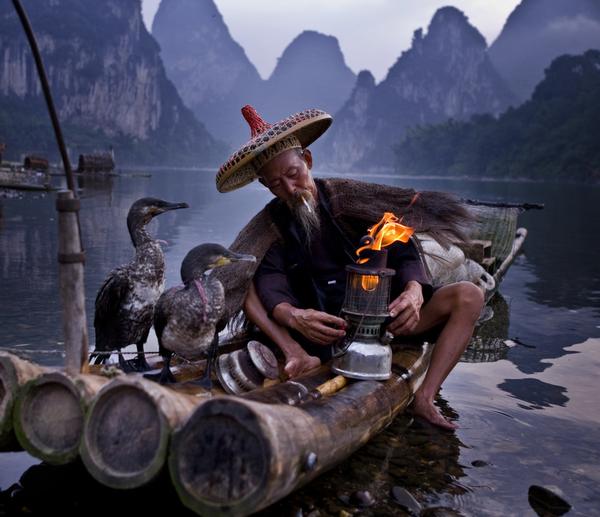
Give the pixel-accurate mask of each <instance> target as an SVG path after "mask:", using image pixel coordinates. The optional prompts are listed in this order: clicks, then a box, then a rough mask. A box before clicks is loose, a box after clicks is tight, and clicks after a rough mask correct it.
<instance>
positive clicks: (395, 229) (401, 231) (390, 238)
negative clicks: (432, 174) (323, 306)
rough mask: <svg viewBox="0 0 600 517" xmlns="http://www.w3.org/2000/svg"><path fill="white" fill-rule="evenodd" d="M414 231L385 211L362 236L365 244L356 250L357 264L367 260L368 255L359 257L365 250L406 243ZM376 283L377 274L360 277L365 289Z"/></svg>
mask: <svg viewBox="0 0 600 517" xmlns="http://www.w3.org/2000/svg"><path fill="white" fill-rule="evenodd" d="M414 201H415V200H413V202H414ZM411 205H412V202H411ZM414 232H415V230H414V228H411V227H410V226H405V225H403V224H402V219H398V218H397V217H396V216H395V215H394V214H393V213H392V212H385V213H384V214H383V217H382V218H381V220H380V221H379V222H378V223H377V224H376V225H374V226H371V228H369V230H368V235H367V236H366V237H365V238H364V240H365V241H366V242H367V244H365V245H364V246H361V247H360V248H358V249H357V250H356V254H357V255H358V257H359V258H358V260H357V262H358V263H359V264H364V263H365V262H368V260H369V258H368V257H363V258H361V254H362V253H363V252H364V251H365V250H373V251H380V250H381V249H382V248H385V247H387V246H389V245H390V244H393V243H394V242H396V241H400V242H404V243H407V242H408V240H409V239H410V236H411V235H412V234H413V233H414ZM378 284H379V277H378V276H377V275H364V276H363V277H362V279H361V285H362V288H363V289H364V290H365V291H373V290H375V288H376V287H377V285H378Z"/></svg>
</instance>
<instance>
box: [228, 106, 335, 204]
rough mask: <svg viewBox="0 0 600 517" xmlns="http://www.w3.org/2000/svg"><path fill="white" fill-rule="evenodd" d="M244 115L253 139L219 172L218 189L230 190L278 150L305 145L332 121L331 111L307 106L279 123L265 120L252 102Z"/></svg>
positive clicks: (250, 178)
mask: <svg viewBox="0 0 600 517" xmlns="http://www.w3.org/2000/svg"><path fill="white" fill-rule="evenodd" d="M242 115H243V116H244V118H245V119H246V121H247V122H248V124H249V126H250V130H251V138H250V140H249V141H248V142H247V143H246V144H245V145H243V146H242V148H241V149H239V150H238V151H236V152H235V153H233V154H232V155H231V157H230V158H229V159H228V160H227V161H226V162H225V163H224V164H223V165H222V166H221V168H220V169H219V171H218V172H217V178H216V180H217V190H218V191H219V192H230V191H232V190H235V189H238V188H240V187H243V186H244V185H247V184H248V183H250V182H252V181H254V180H255V179H256V178H257V177H258V174H257V173H258V171H259V170H260V168H261V167H262V166H263V165H265V164H266V163H267V162H268V161H270V160H272V159H273V158H275V156H277V155H278V154H279V153H281V152H283V151H285V150H286V149H292V148H294V147H301V148H303V149H304V148H306V147H308V146H309V145H310V144H312V143H313V142H314V141H315V140H316V139H317V138H319V137H320V136H321V135H322V134H323V133H324V132H325V131H326V130H327V128H328V127H329V126H330V125H331V122H332V121H333V119H332V117H331V115H329V113H326V112H324V111H321V110H318V109H308V110H304V111H301V112H300V113H295V114H294V115H290V116H289V117H287V118H284V119H283V120H280V121H279V122H277V123H276V124H269V123H267V122H265V121H264V120H263V119H262V118H261V117H260V115H259V114H258V113H257V112H256V110H255V109H254V108H253V107H252V106H249V105H248V106H244V107H243V108H242Z"/></svg>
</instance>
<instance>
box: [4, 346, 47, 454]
mask: <svg viewBox="0 0 600 517" xmlns="http://www.w3.org/2000/svg"><path fill="white" fill-rule="evenodd" d="M44 371H46V368H44V367H42V366H39V365H37V364H33V363H30V362H29V361H25V360H24V359H20V358H18V357H17V356H16V355H13V354H10V353H8V352H0V451H13V450H21V446H20V445H19V443H18V441H17V438H16V436H15V434H14V428H13V409H14V405H15V401H16V400H17V397H18V395H19V392H20V390H21V388H22V387H23V386H24V385H25V384H26V383H27V382H28V381H30V380H31V379H35V378H36V377H37V376H39V375H41V374H42V373H44Z"/></svg>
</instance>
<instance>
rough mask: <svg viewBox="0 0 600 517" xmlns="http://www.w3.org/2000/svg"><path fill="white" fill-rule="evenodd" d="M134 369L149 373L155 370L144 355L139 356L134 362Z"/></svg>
mask: <svg viewBox="0 0 600 517" xmlns="http://www.w3.org/2000/svg"><path fill="white" fill-rule="evenodd" d="M132 362H133V368H134V370H135V371H136V372H147V371H148V370H152V369H153V368H152V367H151V366H150V365H149V364H148V361H146V357H145V356H144V355H143V354H139V355H138V356H137V357H136V358H135V359H134V360H133V361H132Z"/></svg>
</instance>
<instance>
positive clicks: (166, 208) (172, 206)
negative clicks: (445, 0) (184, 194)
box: [158, 203, 190, 214]
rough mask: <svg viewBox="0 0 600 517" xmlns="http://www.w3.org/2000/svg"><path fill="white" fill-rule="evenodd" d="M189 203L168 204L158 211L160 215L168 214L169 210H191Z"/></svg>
mask: <svg viewBox="0 0 600 517" xmlns="http://www.w3.org/2000/svg"><path fill="white" fill-rule="evenodd" d="M189 207H190V205H188V204H187V203H166V204H165V205H163V206H161V207H160V208H159V209H158V213H159V214H162V213H163V212H168V211H169V210H178V209H180V208H189Z"/></svg>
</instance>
